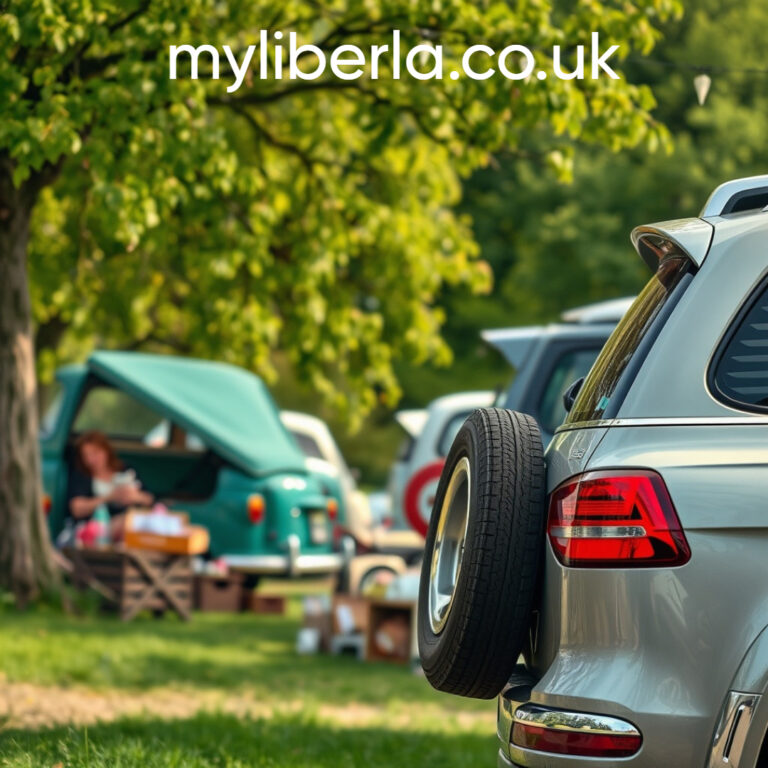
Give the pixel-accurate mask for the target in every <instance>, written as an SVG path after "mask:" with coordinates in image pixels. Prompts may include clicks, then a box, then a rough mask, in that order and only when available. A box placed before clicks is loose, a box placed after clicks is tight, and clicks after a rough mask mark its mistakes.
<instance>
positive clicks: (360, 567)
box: [280, 411, 424, 592]
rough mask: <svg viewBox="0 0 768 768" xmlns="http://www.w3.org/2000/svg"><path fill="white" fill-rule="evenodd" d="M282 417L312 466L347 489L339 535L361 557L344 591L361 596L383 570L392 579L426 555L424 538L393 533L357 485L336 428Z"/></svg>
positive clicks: (347, 574)
mask: <svg viewBox="0 0 768 768" xmlns="http://www.w3.org/2000/svg"><path fill="white" fill-rule="evenodd" d="M280 418H281V420H282V422H283V424H284V425H285V427H286V429H287V430H288V431H289V432H290V433H291V434H292V435H293V437H294V438H295V439H296V442H298V444H299V446H300V447H301V449H302V450H303V451H304V454H305V455H306V457H307V466H308V468H309V469H310V470H312V471H313V472H315V473H317V474H320V475H326V476H328V477H330V478H335V479H336V481H337V482H338V484H339V486H340V488H341V493H342V496H343V500H344V517H343V519H340V520H339V523H340V525H339V533H340V535H341V537H342V543H344V542H353V544H352V546H353V550H354V552H356V553H357V554H358V555H359V556H358V557H355V558H354V559H352V560H351V561H350V562H348V563H347V566H346V567H345V569H344V571H343V573H342V581H343V586H344V588H345V589H347V590H350V591H352V592H358V591H360V590H361V589H364V588H365V586H366V584H367V583H368V582H369V581H370V579H371V578H372V577H373V576H374V575H375V574H377V573H379V572H381V571H387V572H389V573H390V574H392V575H396V574H399V573H402V572H403V571H405V569H406V561H411V560H413V559H414V557H417V556H418V555H419V554H420V553H421V550H422V548H423V544H424V542H423V539H422V538H421V537H420V536H419V535H418V534H416V533H414V532H413V531H408V530H401V531H393V530H390V527H389V525H388V524H384V523H382V521H381V520H379V519H378V518H377V517H376V516H374V514H373V513H372V510H371V504H370V501H369V498H368V495H367V494H365V493H363V492H362V491H361V490H360V489H359V488H358V487H357V481H356V480H355V477H354V475H353V473H352V471H351V470H350V469H349V466H348V465H347V462H346V461H345V460H344V456H343V455H342V453H341V451H340V450H339V447H338V445H337V444H336V440H335V439H334V437H333V434H331V430H330V429H328V425H327V424H326V423H325V422H324V421H323V420H322V419H318V418H317V417H316V416H311V415H309V414H307V413H297V412H296V411H281V412H280ZM350 537H351V538H350ZM349 554H350V555H351V554H352V552H350V553H349Z"/></svg>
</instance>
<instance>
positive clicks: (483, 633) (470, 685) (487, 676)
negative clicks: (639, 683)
mask: <svg viewBox="0 0 768 768" xmlns="http://www.w3.org/2000/svg"><path fill="white" fill-rule="evenodd" d="M545 515H546V511H545V470H544V459H543V449H542V444H541V433H540V431H539V428H538V426H537V424H536V422H535V421H534V420H533V419H532V418H531V417H530V416H526V415H525V414H522V413H517V412H515V411H506V410H503V409H500V408H484V409H480V410H477V411H475V412H474V413H473V414H472V415H471V416H470V417H469V418H468V419H467V420H466V421H465V422H464V425H463V426H462V428H461V430H460V431H459V434H458V435H457V436H456V439H455V440H454V442H453V445H452V446H451V450H450V452H449V454H448V458H447V460H446V463H445V467H444V469H443V473H442V475H441V477H440V483H439V485H438V488H437V494H436V496H435V503H434V507H433V510H432V517H431V519H430V523H429V530H428V532H427V541H426V546H425V551H424V562H423V564H422V570H421V584H420V589H419V613H418V640H419V654H420V656H421V664H422V667H423V668H424V673H425V674H426V676H427V679H428V680H429V682H430V683H431V684H432V685H433V686H434V687H435V688H437V689H438V690H441V691H445V692H447V693H454V694H457V695H459V696H469V697H472V698H477V699H490V698H493V697H494V696H496V695H497V694H498V693H499V691H501V689H502V688H503V687H504V685H505V683H506V682H507V680H508V679H509V676H510V674H511V673H512V670H513V669H514V667H515V664H516V663H517V660H518V657H519V656H520V653H521V651H522V650H523V648H524V645H525V643H526V640H527V637H528V628H529V625H530V621H531V614H532V611H533V608H534V604H535V599H536V594H537V589H538V581H539V569H540V567H541V562H542V554H543V549H544V527H545Z"/></svg>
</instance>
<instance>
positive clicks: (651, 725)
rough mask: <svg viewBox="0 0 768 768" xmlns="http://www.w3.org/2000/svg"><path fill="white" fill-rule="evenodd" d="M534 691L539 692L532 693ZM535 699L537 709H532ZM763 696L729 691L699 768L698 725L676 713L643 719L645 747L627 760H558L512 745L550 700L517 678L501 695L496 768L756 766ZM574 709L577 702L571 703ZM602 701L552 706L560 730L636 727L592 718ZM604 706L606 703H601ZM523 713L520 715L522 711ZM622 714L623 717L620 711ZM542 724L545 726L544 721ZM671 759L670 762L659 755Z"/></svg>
mask: <svg viewBox="0 0 768 768" xmlns="http://www.w3.org/2000/svg"><path fill="white" fill-rule="evenodd" d="M534 689H536V690H535V692H534ZM532 699H535V700H536V702H537V704H535V705H531V700H532ZM761 699H762V697H761V696H760V695H757V694H749V693H739V692H735V691H731V692H729V694H728V696H727V697H726V700H725V702H724V704H723V707H722V710H721V713H720V717H719V720H718V724H717V727H716V729H715V733H714V736H712V734H711V733H710V734H708V735H709V743H710V747H709V749H708V750H707V757H706V758H705V762H704V763H699V762H697V761H696V758H694V757H693V755H692V754H691V752H690V734H692V733H694V732H695V730H696V728H695V725H696V724H695V722H694V721H692V720H691V718H689V717H685V716H676V714H674V713H672V712H665V713H656V714H655V715H650V713H648V712H643V713H641V714H640V720H641V721H642V722H643V723H644V726H643V734H642V736H643V743H642V746H641V747H640V749H639V751H638V752H637V753H636V754H634V755H632V756H630V757H625V758H595V757H576V756H569V755H558V754H552V753H546V752H538V751H532V750H529V749H524V748H521V747H518V746H516V745H515V744H512V743H511V737H512V729H513V727H514V724H515V723H516V722H519V721H521V720H523V721H524V720H526V719H527V716H526V714H525V713H526V712H531V711H533V712H536V711H537V710H539V711H542V710H544V709H545V708H544V707H542V706H541V704H539V703H538V702H542V701H546V700H547V696H546V695H544V694H542V692H541V691H539V690H538V688H537V686H536V683H535V681H533V680H531V679H525V677H524V676H520V675H518V676H517V677H516V678H513V679H512V680H511V681H510V684H509V685H508V686H507V687H506V688H505V689H504V691H503V692H502V694H501V695H500V696H499V702H498V720H497V734H498V737H499V741H500V742H501V746H500V749H499V754H498V758H497V766H498V768H598V767H599V768H658V766H659V765H670V766H683V765H686V766H688V765H691V766H693V765H696V766H699V765H701V768H719V766H730V767H731V768H748V767H749V766H753V765H754V764H755V760H756V759H757V754H758V753H759V751H760V745H761V743H762V734H763V732H764V728H762V727H758V726H757V725H756V724H755V722H754V721H755V719H756V718H755V717H754V716H755V713H756V710H757V708H758V705H759V704H760V702H761ZM573 703H574V704H575V702H573ZM599 703H600V702H595V701H594V700H593V701H591V702H590V701H586V700H584V701H583V702H582V704H583V706H584V710H583V711H582V710H581V709H580V708H579V709H578V710H576V711H574V710H572V709H571V707H569V708H568V709H564V708H561V707H555V706H550V707H549V713H550V714H552V715H554V717H553V718H552V719H551V721H552V722H555V723H557V727H558V728H560V727H562V728H564V729H565V730H570V731H573V732H580V731H584V730H586V731H589V730H592V731H593V732H594V731H595V729H600V730H601V731H602V732H604V733H613V734H621V733H626V731H627V728H633V727H634V725H633V723H632V722H630V721H629V720H628V719H623V718H616V717H613V716H612V715H607V714H602V715H595V714H591V712H590V710H591V711H594V708H595V705H597V704H599ZM602 703H603V704H605V702H602ZM518 710H519V712H518ZM622 714H625V713H624V712H622ZM542 722H543V721H542ZM664 754H667V755H669V762H666V761H664V760H662V761H661V762H660V758H659V755H664Z"/></svg>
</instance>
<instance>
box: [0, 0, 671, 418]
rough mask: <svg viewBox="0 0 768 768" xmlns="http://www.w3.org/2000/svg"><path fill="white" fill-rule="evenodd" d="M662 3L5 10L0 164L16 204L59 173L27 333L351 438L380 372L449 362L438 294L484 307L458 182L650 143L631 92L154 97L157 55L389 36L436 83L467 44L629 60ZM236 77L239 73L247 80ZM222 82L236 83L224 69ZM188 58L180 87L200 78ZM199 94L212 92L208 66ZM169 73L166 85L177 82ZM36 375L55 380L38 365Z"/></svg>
mask: <svg viewBox="0 0 768 768" xmlns="http://www.w3.org/2000/svg"><path fill="white" fill-rule="evenodd" d="M678 9H679V6H678V5H677V4H676V3H672V2H668V1H667V0H644V1H643V2H635V3H624V4H622V6H621V9H620V10H619V9H618V8H617V7H614V4H612V3H610V2H597V1H596V0H592V1H591V2H589V3H580V4H578V5H577V6H576V8H575V9H574V10H572V11H570V12H569V13H568V14H563V13H562V12H561V11H559V10H558V11H556V10H554V9H553V7H552V3H550V2H544V1H543V0H542V2H523V1H522V0H521V1H520V2H517V3H512V4H507V3H501V2H481V3H477V2H470V1H469V0H440V2H434V0H428V1H427V0H417V1H416V2H412V1H411V0H367V2H365V3H364V4H361V3H359V2H352V0H334V2H331V3H324V4H322V5H321V4H317V3H315V2H310V0H289V1H288V2H277V1H276V0H258V1H257V2H253V3H235V2H230V3H227V2H214V1H213V0H164V2H160V0H152V1H151V2H144V1H142V0H133V2H117V0H27V1H26V2H21V1H20V0H17V1H16V2H11V3H10V4H9V5H8V10H7V11H6V13H5V14H4V15H3V16H2V17H0V40H1V41H3V42H4V43H5V48H6V49H7V50H8V52H9V55H8V56H7V57H4V58H3V59H2V61H0V108H2V113H3V121H2V122H0V152H2V153H5V154H7V155H8V156H10V157H11V158H12V160H13V164H14V181H15V183H16V184H22V183H24V182H25V181H26V180H27V179H29V178H31V177H34V176H35V175H36V174H40V173H41V171H43V170H44V169H50V168H52V167H56V166H58V165H59V164H60V165H61V171H60V173H59V174H58V178H57V181H56V183H55V185H54V186H53V187H52V188H51V189H49V190H47V191H46V192H45V193H44V195H43V196H42V197H41V199H40V201H39V203H38V209H37V211H36V217H35V222H34V234H33V239H32V243H31V246H30V255H31V269H32V275H33V281H34V301H35V308H36V314H37V317H38V320H39V322H40V323H41V326H46V324H51V323H57V324H63V326H64V327H65V328H66V335H65V337H64V339H63V341H62V343H61V346H60V348H59V349H58V350H57V352H56V354H57V356H58V357H61V358H66V357H71V356H75V355H77V354H81V353H83V352H84V351H85V350H86V349H87V347H88V346H90V345H93V344H98V345H102V346H130V347H149V348H154V349H159V350H162V351H178V352H183V353H189V354H197V355H202V356H206V357H216V358H222V359H227V360H231V361H233V362H236V363H238V364H241V365H245V366H247V367H251V368H254V369H256V370H258V371H259V372H260V373H262V374H265V375H266V376H267V377H269V376H273V375H274V370H273V368H272V365H271V362H270V361H271V359H272V356H273V354H274V352H275V351H276V350H282V351H284V352H285V353H286V354H287V356H288V359H289V360H290V361H291V363H292V365H293V366H294V368H295V369H296V371H297V372H298V373H299V375H300V377H301V378H302V379H303V380H304V381H306V382H307V383H309V384H310V385H311V386H312V387H314V388H315V389H316V390H317V391H318V392H320V393H321V394H322V395H323V396H324V397H325V399H326V400H328V401H329V402H331V403H332V404H333V405H334V406H336V407H337V408H339V409H341V410H345V411H347V412H348V413H349V415H350V418H351V419H352V420H353V421H354V420H359V418H360V417H361V416H362V415H363V414H364V413H365V412H366V411H368V410H370V409H371V408H372V407H373V406H374V405H375V404H376V403H377V402H384V403H387V404H394V403H395V401H396V400H397V398H398V396H399V386H398V383H397V380H396V377H395V375H394V372H393V371H394V365H395V364H396V363H397V362H398V361H403V360H408V361H412V362H416V363H426V362H428V361H430V362H438V363H445V362H448V361H449V360H450V357H451V355H450V351H449V349H448V348H447V346H446V345H445V343H444V341H443V340H442V339H441V336H440V328H441V325H442V323H443V322H444V313H443V312H442V311H441V310H440V309H439V308H438V305H439V303H440V301H441V296H442V294H443V292H444V291H445V290H446V288H452V287H455V288H457V289H460V290H464V291H470V292H483V291H487V290H488V289H489V287H490V284H491V275H490V271H489V269H488V267H487V265H486V264H484V262H482V261H480V260H479V256H480V254H479V251H478V248H477V246H476V244H475V242H474V240H473V236H472V232H471V229H470V222H469V221H468V220H466V219H463V218H460V217H458V216H457V215H456V214H455V213H454V212H453V208H454V206H455V205H456V203H457V202H458V199H459V196H460V178H461V177H462V176H464V175H467V174H469V173H470V172H471V171H473V170H474V169H476V168H477V167H478V166H481V165H484V164H486V163H487V162H488V161H489V158H490V157H491V153H493V152H497V151H500V150H503V149H505V148H515V147H516V146H518V145H519V143H520V140H521V136H523V135H524V134H525V133H530V132H542V133H543V134H544V135H546V136H549V137H551V138H550V139H549V140H548V146H547V153H548V158H549V163H550V165H551V166H552V168H553V169H554V170H555V171H556V173H557V174H558V175H559V176H560V177H561V178H568V177H569V176H570V174H571V164H572V142H573V141H579V142H591V143H601V144H607V145H608V146H610V147H611V148H612V149H614V150H618V149H621V148H623V147H626V146H631V145H635V144H637V143H640V142H648V143H657V144H658V143H663V142H665V141H666V138H667V137H666V133H665V132H664V131H663V129H662V128H660V126H659V125H658V124H657V123H656V122H655V121H654V120H653V119H652V117H651V115H650V109H651V108H652V107H653V102H652V98H651V96H650V93H649V92H648V90H647V89H644V88H637V87H634V86H632V85H630V84H628V83H627V82H626V81H625V80H619V81H614V80H610V79H607V78H604V79H602V80H599V81H588V80H583V81H579V80H572V81H567V82H566V81H560V80H556V79H555V78H553V77H550V78H549V79H547V80H546V82H542V81H537V80H536V79H535V78H532V79H531V81H530V82H526V83H523V82H511V81H508V80H505V79H504V78H501V77H496V78H491V79H489V80H484V81H474V80H471V79H469V78H467V77H462V78H460V79H458V80H455V81H454V80H451V79H449V78H446V79H445V80H442V81H429V82H421V81H418V80H414V79H412V78H409V77H403V78H401V79H399V80H393V79H391V77H389V70H388V67H390V66H391V65H390V64H386V63H383V64H382V71H381V73H380V78H379V79H378V80H373V79H371V78H370V76H369V75H370V73H369V74H368V75H367V76H366V77H364V78H363V79H361V80H359V81H341V80H334V79H331V78H330V77H329V76H325V77H324V78H323V79H321V80H318V81H311V82H309V81H291V80H282V81H275V80H274V79H265V80H261V79H260V78H259V77H258V72H257V71H256V72H254V71H252V72H251V73H250V75H249V76H247V77H246V80H245V84H244V85H243V87H242V88H241V89H240V90H239V91H237V92H236V93H233V94H228V93H227V91H226V83H227V82H229V81H227V80H226V79H222V80H219V81H211V80H206V79H201V80H198V81H192V80H189V79H185V78H184V77H182V76H181V75H180V79H178V80H173V81H171V80H169V78H168V47H169V46H170V45H180V44H184V43H189V44H192V45H199V44H202V43H208V44H211V45H213V46H216V47H218V49H219V50H221V46H222V45H224V44H227V45H230V46H232V49H233V51H235V52H236V53H238V52H240V51H242V50H243V49H244V48H245V47H246V46H247V45H249V44H255V43H257V42H258V31H259V29H261V28H264V29H269V30H270V32H274V31H275V30H278V29H280V30H281V31H283V32H284V33H286V34H287V33H288V32H289V31H295V32H297V34H298V36H299V38H300V41H301V42H303V43H307V42H312V43H314V44H316V45H319V46H321V47H323V48H324V49H325V50H327V51H330V49H331V48H332V47H335V46H338V45H341V44H344V43H353V44H355V45H360V46H363V47H366V48H368V47H369V46H370V45H373V44H387V43H389V42H390V41H391V33H392V30H393V29H394V28H397V29H400V30H401V32H402V39H403V49H404V51H405V50H407V47H408V46H413V45H416V44H419V43H423V42H424V41H425V40H428V41H431V42H433V43H440V44H442V45H443V46H444V48H445V60H446V65H445V71H446V72H448V71H450V70H451V69H452V68H453V67H457V66H458V65H459V62H460V59H461V55H462V53H463V51H464V50H465V49H466V48H467V46H469V45H472V44H475V43H483V44H487V45H490V46H492V47H494V48H496V50H501V49H502V48H503V47H504V46H506V45H509V44H510V43H523V44H526V45H528V46H530V47H531V48H532V49H534V50H535V51H536V53H537V56H541V59H540V62H541V64H544V65H545V66H549V64H550V62H549V60H548V59H547V56H548V55H549V54H548V51H551V47H552V45H553V44H556V43H557V44H563V45H568V46H570V45H573V44H576V43H585V44H588V43H589V40H590V37H589V35H590V33H591V32H592V31H599V32H600V33H601V35H602V36H603V38H604V40H605V41H606V42H608V41H610V44H620V45H621V47H622V53H628V52H629V51H630V50H646V49H647V48H648V47H649V46H651V45H653V43H654V42H655V40H656V38H657V36H658V33H659V32H658V24H659V22H661V21H663V20H665V19H666V18H669V17H670V16H671V15H673V14H675V13H677V11H678ZM257 59H258V56H255V57H254V61H257ZM238 60H242V58H241V57H240V58H239V59H238ZM207 62H208V60H207V59H206V58H205V57H201V61H200V67H201V72H204V71H206V67H209V64H208V63H207ZM222 62H223V63H222V71H223V72H224V71H227V65H226V59H225V58H224V57H222ZM180 72H181V70H180ZM44 353H45V360H46V363H45V371H44V372H45V373H48V372H50V368H51V365H52V364H53V363H52V361H53V359H54V356H52V355H51V354H50V353H49V352H47V351H45V350H44Z"/></svg>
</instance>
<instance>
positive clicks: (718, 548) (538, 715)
mask: <svg viewBox="0 0 768 768" xmlns="http://www.w3.org/2000/svg"><path fill="white" fill-rule="evenodd" d="M767 205H768V176H760V177H754V178H749V179H739V180H737V181H732V182H729V183H727V184H723V185H722V186H720V187H718V188H717V189H716V190H715V191H714V192H713V194H712V195H711V197H710V198H709V200H708V201H707V203H706V205H705V206H704V209H703V211H702V212H701V214H700V216H699V217H698V218H691V219H682V220H677V221H670V222H664V223H660V224H653V225H649V226H643V227H638V228H637V229H635V230H634V231H633V233H632V241H633V243H634V245H635V248H636V249H637V251H638V253H639V254H640V256H641V257H642V258H643V259H644V260H645V261H646V262H647V263H648V265H649V266H650V267H651V268H652V270H653V272H654V275H653V277H652V279H651V280H650V282H649V283H648V285H647V286H646V288H645V289H644V290H643V292H642V293H641V294H640V296H639V297H638V298H637V300H636V301H635V302H634V304H633V305H632V307H631V309H630V310H629V312H628V313H627V315H626V316H625V317H624V319H623V320H622V321H621V323H620V324H619V325H618V327H617V328H616V330H615V332H614V333H613V334H612V335H611V337H610V339H609V340H608V342H607V344H606V346H605V348H604V349H603V351H602V352H601V354H600V356H599V357H598V359H597V361H596V362H595V365H594V366H593V368H592V370H591V371H590V373H589V375H588V376H587V378H586V380H585V381H584V382H583V385H582V386H581V387H580V391H578V393H576V392H575V391H573V390H572V391H571V392H570V393H569V394H568V395H567V399H568V404H569V406H571V407H570V413H569V415H568V417H567V419H566V421H565V423H564V425H563V426H562V427H560V428H559V429H558V430H557V433H556V434H555V437H554V438H553V440H552V442H551V443H550V445H549V447H548V448H547V451H546V454H544V455H542V446H541V440H540V434H539V431H538V428H537V426H536V424H535V422H534V421H533V420H532V419H531V418H530V417H527V416H524V415H523V414H520V413H517V412H514V411H508V410H501V409H482V410H479V411H476V412H475V413H474V414H473V415H472V416H470V418H469V419H468V420H467V422H466V423H465V424H464V426H463V427H462V429H461V431H460V432H459V434H458V436H457V437H456V440H455V442H454V444H453V446H452V448H451V451H450V454H449V456H448V459H447V462H446V466H445V470H444V472H443V475H442V477H441V480H440V484H439V487H438V491H437V495H436V498H435V506H434V510H433V514H432V518H431V521H430V528H429V533H428V538H427V545H426V552H425V558H424V566H423V571H422V580H421V593H420V600H419V621H418V634H419V650H420V654H421V658H422V665H423V667H424V670H425V673H426V675H427V677H428V679H429V680H430V682H431V683H432V684H433V685H434V686H435V687H436V688H438V689H440V690H444V691H448V692H451V693H455V694H459V695H464V696H472V697H478V698H492V697H494V696H496V695H497V694H499V699H498V735H499V739H500V741H501V745H500V746H501V748H500V750H499V756H498V763H499V766H507V767H509V766H523V767H524V768H597V767H598V766H600V767H601V768H619V766H621V768H689V767H691V768H693V767H695V768H715V766H730V767H731V768H755V767H756V766H757V767H764V766H768V747H765V746H764V744H765V743H768V739H766V728H767V727H768V696H766V695H765V692H766V690H767V689H768V588H766V582H764V581H763V579H768V212H766V210H764V209H766V206H767ZM574 397H575V400H574Z"/></svg>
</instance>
